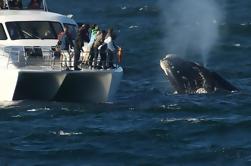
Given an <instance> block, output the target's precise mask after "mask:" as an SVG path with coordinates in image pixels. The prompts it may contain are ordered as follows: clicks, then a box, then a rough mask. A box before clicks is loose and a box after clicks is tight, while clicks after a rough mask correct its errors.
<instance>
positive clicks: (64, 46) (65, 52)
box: [58, 26, 74, 70]
mask: <svg viewBox="0 0 251 166" xmlns="http://www.w3.org/2000/svg"><path fill="white" fill-rule="evenodd" d="M58 46H59V48H60V52H61V55H62V56H63V61H64V62H65V66H66V70H69V69H70V68H69V67H70V63H71V59H72V57H71V53H70V49H72V48H73V47H74V44H73V41H72V37H71V34H70V32H69V28H68V26H65V27H64V31H63V32H61V33H60V34H59V35H58ZM67 62H69V63H67Z"/></svg>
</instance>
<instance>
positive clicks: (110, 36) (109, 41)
mask: <svg viewBox="0 0 251 166" xmlns="http://www.w3.org/2000/svg"><path fill="white" fill-rule="evenodd" d="M114 39H115V35H114V33H113V29H112V28H109V29H108V30H107V34H106V37H105V40H104V44H103V45H107V49H106V68H110V69H114V68H115V66H114V65H113V63H114V55H115V54H116V53H115V52H116V49H118V50H121V48H120V47H119V46H117V45H116V44H115V43H114ZM103 45H101V46H100V47H99V49H101V48H102V47H103Z"/></svg>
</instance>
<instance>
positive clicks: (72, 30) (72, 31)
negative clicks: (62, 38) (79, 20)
mask: <svg viewBox="0 0 251 166" xmlns="http://www.w3.org/2000/svg"><path fill="white" fill-rule="evenodd" d="M64 26H68V28H69V32H70V34H71V35H72V39H73V40H75V39H76V37H77V26H76V25H74V24H64Z"/></svg>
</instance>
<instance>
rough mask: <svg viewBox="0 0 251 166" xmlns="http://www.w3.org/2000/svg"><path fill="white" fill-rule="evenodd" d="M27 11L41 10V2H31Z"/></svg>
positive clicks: (36, 0)
mask: <svg viewBox="0 0 251 166" xmlns="http://www.w3.org/2000/svg"><path fill="white" fill-rule="evenodd" d="M28 8H29V9H41V0H31V1H30V3H29V5H28Z"/></svg>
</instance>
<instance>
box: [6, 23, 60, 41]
mask: <svg viewBox="0 0 251 166" xmlns="http://www.w3.org/2000/svg"><path fill="white" fill-rule="evenodd" d="M6 26H7V29H8V32H9V34H10V38H11V39H12V40H18V39H57V36H58V34H59V33H60V32H62V31H63V28H62V26H61V24H60V23H58V22H50V21H19V22H7V23H6Z"/></svg>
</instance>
